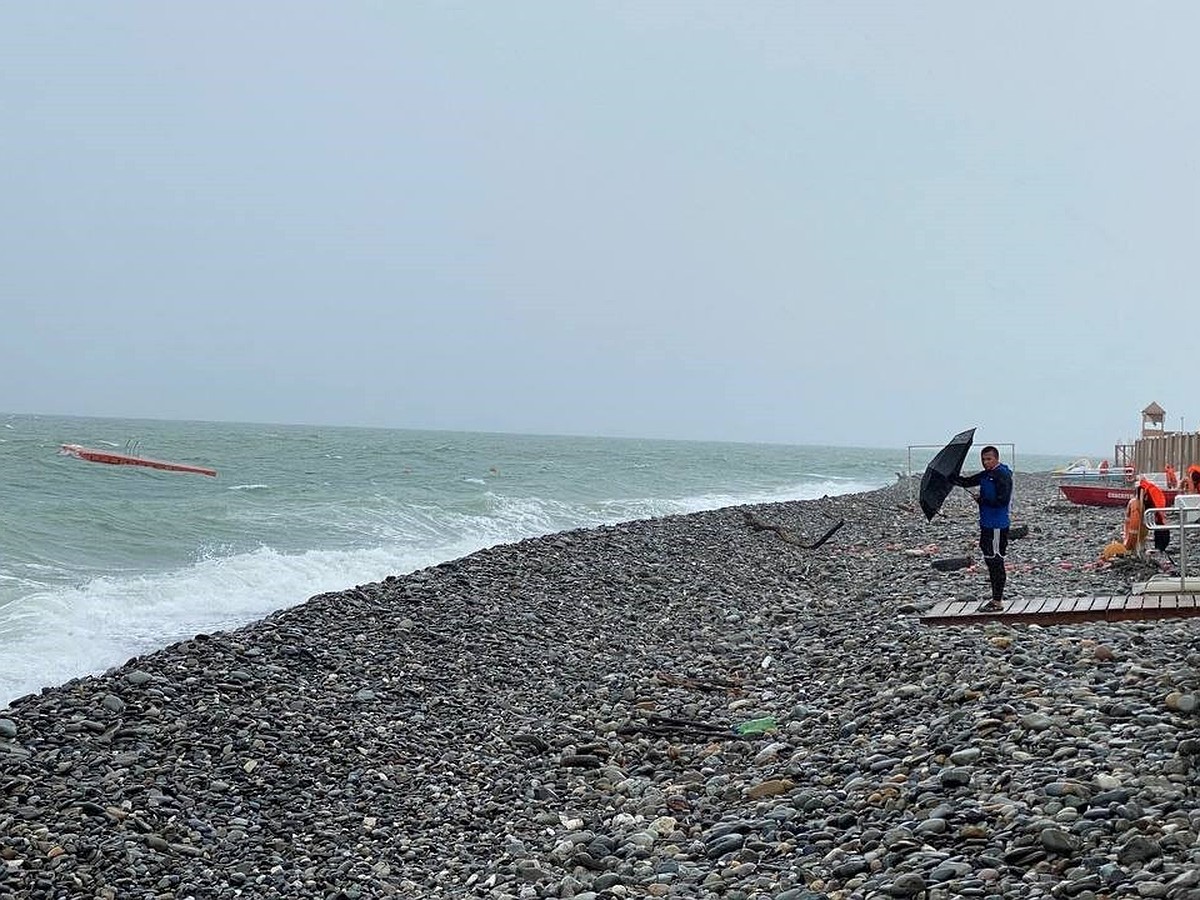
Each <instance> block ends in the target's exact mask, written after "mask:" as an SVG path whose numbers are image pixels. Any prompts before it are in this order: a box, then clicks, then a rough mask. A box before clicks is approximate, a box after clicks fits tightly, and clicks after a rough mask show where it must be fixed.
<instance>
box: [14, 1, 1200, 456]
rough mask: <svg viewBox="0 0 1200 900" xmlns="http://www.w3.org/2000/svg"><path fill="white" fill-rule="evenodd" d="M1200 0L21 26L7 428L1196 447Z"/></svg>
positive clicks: (218, 13)
mask: <svg viewBox="0 0 1200 900" xmlns="http://www.w3.org/2000/svg"><path fill="white" fill-rule="evenodd" d="M1198 32H1200V6H1198V5H1196V4H1194V3H1190V2H1188V3H1182V2H1181V3H1153V4H1125V3H1116V2H1107V3H1106V2H1100V3H1097V2H1091V0H1089V2H1057V3H1042V2H1038V3H1007V4H972V3H962V2H946V3H942V2H937V3H892V2H880V3H865V2H853V0H851V2H845V0H839V2H793V3H767V2H760V3H752V2H748V3H742V2H737V3H735V2H721V3H711V2H687V3H684V2H670V3H668V2H622V0H610V2H587V0H570V2H562V0H546V2H476V3H455V2H445V3H425V2H362V0H346V2H338V3H305V2H293V0H288V2H261V0H260V2H253V3H240V2H239V3H230V2H212V0H208V2H204V3H189V4H184V3H162V2H160V0H154V2H144V3H134V2H106V3H94V2H74V3H69V2H61V3H14V4H6V5H5V6H4V7H3V9H2V10H0V53H2V54H3V60H4V62H3V64H2V65H0V110H2V111H3V129H2V130H0V180H2V185H3V190H2V192H0V195H2V196H3V215H0V247H2V248H3V257H2V262H3V271H2V273H0V285H2V288H0V289H2V291H3V295H4V297H3V313H2V316H3V327H2V329H0V409H5V410H7V411H10V412H32V413H48V414H74V415H96V416H130V417H151V418H170V419H202V420H206V419H211V420H234V421H250V422H296V423H311V424H346V425H373V426H387V427H401V428H405V427H413V428H439V429H441V428H444V429H467V430H485V431H493V430H494V431H516V432H538V433H547V432H548V433H572V434H593V435H628V436H646V437H670V438H698V439H715V440H736V441H779V442H787V443H828V444H848V445H866V446H888V447H903V446H905V445H906V444H911V443H927V442H934V441H938V440H941V439H943V438H948V437H949V436H950V435H951V434H953V433H954V432H957V431H959V430H961V429H962V428H964V427H968V426H971V425H978V426H980V429H981V432H980V433H981V434H986V435H987V436H988V437H989V438H991V439H995V440H1004V441H1012V442H1014V443H1016V445H1017V447H1018V450H1021V449H1025V450H1027V451H1029V452H1064V453H1066V452H1076V451H1078V452H1092V453H1097V454H1100V453H1101V452H1103V451H1107V450H1109V448H1111V446H1112V444H1113V442H1114V441H1116V440H1118V439H1122V438H1127V437H1132V436H1133V435H1134V433H1135V432H1136V430H1137V428H1138V426H1139V424H1140V415H1139V413H1140V410H1141V409H1142V408H1143V407H1144V406H1146V405H1147V404H1148V403H1149V402H1150V401H1152V400H1156V401H1158V402H1159V403H1160V404H1161V405H1162V406H1164V407H1165V408H1166V410H1167V424H1168V427H1170V428H1177V427H1179V425H1180V417H1183V419H1184V427H1186V428H1187V429H1188V430H1194V429H1195V428H1197V427H1198V426H1200V398H1197V397H1196V396H1195V390H1196V387H1197V384H1198V373H1197V366H1196V362H1195V359H1196V347H1195V335H1196V327H1195V325H1194V323H1193V317H1195V316H1196V314H1197V285H1196V278H1195V272H1194V268H1195V260H1196V256H1197V254H1196V244H1197V237H1198V234H1197V230H1198V229H1197V216H1198V210H1200V204H1198V202H1197V201H1198V199H1200V198H1198V193H1200V190H1198V180H1197V174H1198V173H1197V160H1198V159H1200V154H1198V149H1200V148H1198V146H1197V137H1198V135H1200V123H1198V119H1200V96H1198V94H1200V91H1198V89H1197V88H1198V83H1200V76H1198V75H1197V70H1196V63H1195V59H1196V48H1195V36H1196V34H1197V33H1198Z"/></svg>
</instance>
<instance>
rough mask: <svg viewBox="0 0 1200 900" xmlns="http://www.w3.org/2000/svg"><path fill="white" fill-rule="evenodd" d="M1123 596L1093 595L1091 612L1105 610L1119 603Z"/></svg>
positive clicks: (1089, 608) (1090, 606)
mask: <svg viewBox="0 0 1200 900" xmlns="http://www.w3.org/2000/svg"><path fill="white" fill-rule="evenodd" d="M1123 599H1124V598H1122V597H1092V598H1091V601H1092V602H1091V603H1090V604H1089V605H1088V610H1090V611H1091V612H1104V611H1105V610H1107V609H1108V608H1109V607H1110V606H1113V605H1119V603H1120V601H1121V600H1123Z"/></svg>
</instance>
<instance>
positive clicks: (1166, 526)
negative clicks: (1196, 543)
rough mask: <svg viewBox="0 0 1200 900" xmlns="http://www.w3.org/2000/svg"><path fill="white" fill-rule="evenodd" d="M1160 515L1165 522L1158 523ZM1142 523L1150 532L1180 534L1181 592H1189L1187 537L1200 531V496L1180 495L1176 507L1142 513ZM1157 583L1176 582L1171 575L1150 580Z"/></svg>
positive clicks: (1176, 499) (1157, 576)
mask: <svg viewBox="0 0 1200 900" xmlns="http://www.w3.org/2000/svg"><path fill="white" fill-rule="evenodd" d="M1159 514H1161V515H1162V517H1163V521H1162V523H1161V524H1160V523H1159V522H1158V516H1159ZM1142 521H1143V522H1144V523H1145V525H1146V529H1147V530H1148V531H1174V532H1178V534H1179V591H1180V593H1184V592H1186V591H1188V590H1189V587H1188V583H1187V557H1188V553H1187V545H1188V541H1187V536H1188V533H1189V532H1193V531H1200V494H1179V495H1178V496H1177V497H1176V498H1175V505H1174V506H1166V507H1162V508H1158V509H1148V510H1146V511H1145V512H1144V513H1142ZM1150 580H1151V581H1155V582H1164V581H1175V577H1174V576H1171V575H1161V576H1160V575H1156V576H1154V577H1153V578H1151V579H1150Z"/></svg>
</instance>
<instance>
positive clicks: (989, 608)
mask: <svg viewBox="0 0 1200 900" xmlns="http://www.w3.org/2000/svg"><path fill="white" fill-rule="evenodd" d="M1003 611H1004V604H1003V603H1001V602H1000V601H999V600H984V601H983V602H982V603H980V604H979V612H1003Z"/></svg>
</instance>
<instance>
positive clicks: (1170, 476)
mask: <svg viewBox="0 0 1200 900" xmlns="http://www.w3.org/2000/svg"><path fill="white" fill-rule="evenodd" d="M1163 473H1164V474H1165V475H1166V476H1167V490H1169V491H1173V490H1175V489H1176V488H1177V487H1179V476H1178V475H1177V474H1175V467H1174V466H1173V465H1171V464H1170V463H1167V464H1166V465H1165V466H1163Z"/></svg>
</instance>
